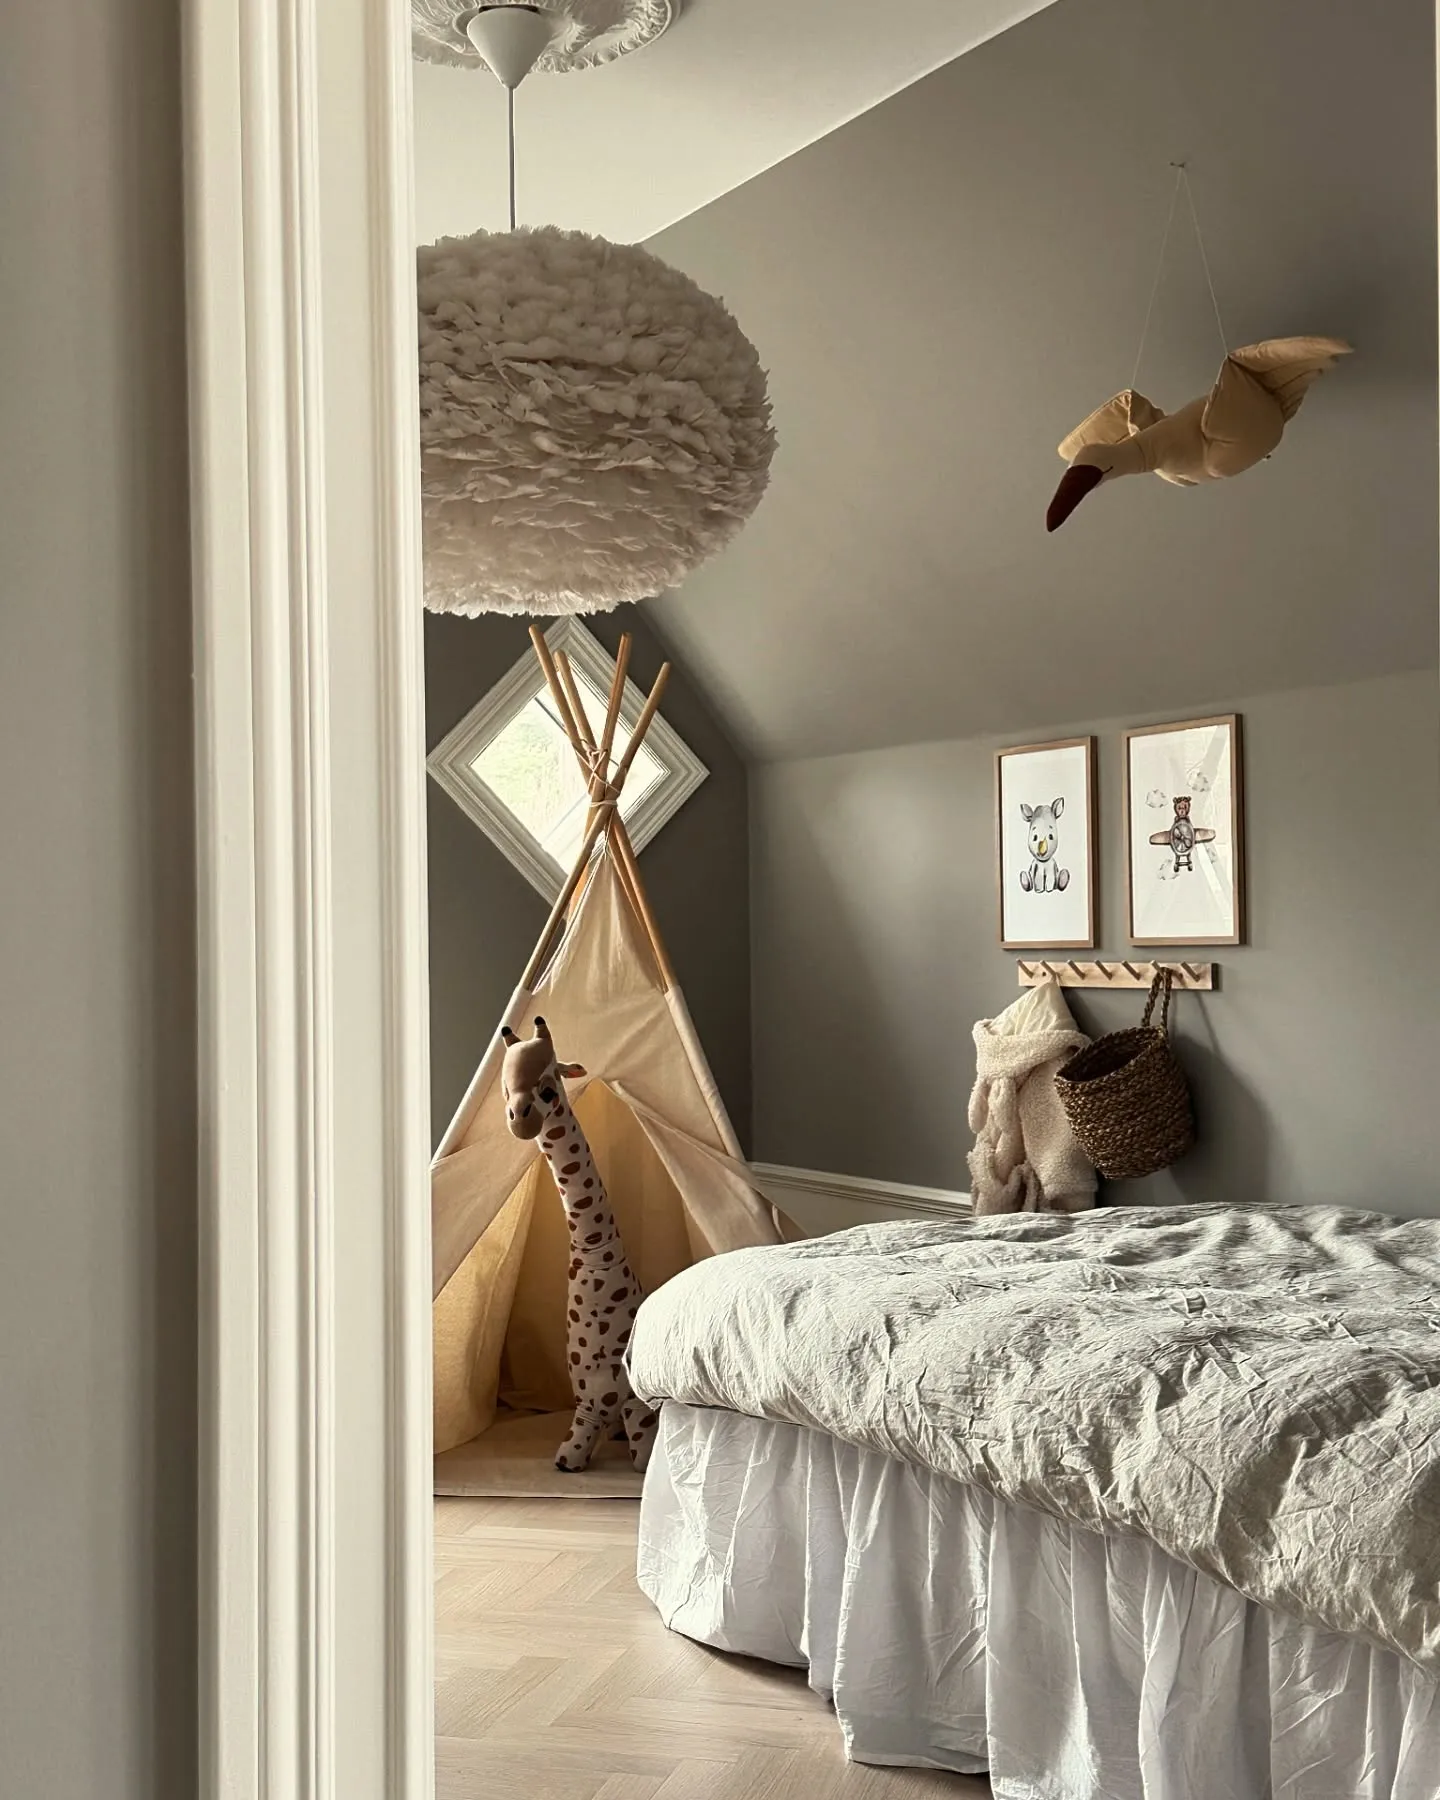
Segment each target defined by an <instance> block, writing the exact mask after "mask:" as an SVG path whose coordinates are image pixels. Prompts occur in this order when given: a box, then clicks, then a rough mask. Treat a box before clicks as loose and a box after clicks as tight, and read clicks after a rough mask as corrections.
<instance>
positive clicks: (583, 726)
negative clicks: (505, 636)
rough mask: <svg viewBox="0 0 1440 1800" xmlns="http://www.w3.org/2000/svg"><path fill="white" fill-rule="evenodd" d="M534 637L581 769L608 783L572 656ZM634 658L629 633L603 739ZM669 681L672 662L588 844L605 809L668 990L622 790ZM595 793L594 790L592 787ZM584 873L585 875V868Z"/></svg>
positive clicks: (668, 970) (535, 631) (671, 981)
mask: <svg viewBox="0 0 1440 1800" xmlns="http://www.w3.org/2000/svg"><path fill="white" fill-rule="evenodd" d="M530 641H531V642H532V643H533V644H534V646H535V654H536V656H537V657H538V658H539V662H540V667H541V669H542V671H543V672H544V675H545V679H546V682H547V683H548V685H549V688H550V693H551V696H552V698H553V699H554V701H555V710H556V712H557V713H558V714H559V715H560V723H561V726H562V727H563V729H564V731H565V735H566V736H567V737H568V738H569V740H570V745H571V748H572V749H573V750H574V752H575V755H576V756H577V758H578V759H579V762H580V767H581V770H582V772H583V773H584V774H585V776H586V778H587V781H592V782H593V778H594V776H595V775H596V774H599V776H600V779H601V780H602V781H603V780H604V779H605V776H604V773H603V770H604V764H603V763H602V762H601V761H600V760H599V757H600V751H599V747H598V746H597V745H596V743H595V740H594V737H593V736H592V734H591V732H590V729H589V723H588V721H587V719H586V717H585V709H584V706H583V705H582V704H581V701H580V694H579V690H578V689H577V687H576V685H575V677H574V674H573V673H572V671H571V668H570V659H569V658H568V657H567V656H566V655H565V654H564V652H563V651H562V652H561V653H560V655H559V656H558V657H557V656H555V654H554V653H553V652H552V651H551V649H550V646H549V644H548V643H546V641H545V634H544V632H543V631H541V629H540V627H539V626H538V625H532V626H531V627H530ZM629 661H630V634H629V632H626V633H625V635H624V636H623V637H622V638H621V640H620V650H619V654H618V655H617V657H616V666H615V679H614V681H613V682H612V683H611V685H610V702H609V705H608V706H607V708H606V713H605V727H604V732H603V733H602V737H601V742H602V743H604V742H605V741H606V739H607V738H608V739H609V741H610V742H611V743H613V742H614V732H615V725H616V722H617V720H618V719H619V716H620V706H621V700H622V697H623V694H624V688H625V677H626V673H627V670H628V666H629ZM669 679H670V665H669V663H668V662H667V663H662V664H661V666H660V670H659V673H658V674H657V675H656V677H655V682H654V685H653V686H652V687H651V689H650V692H649V694H648V695H647V696H646V700H645V704H644V706H642V707H641V709H640V716H639V717H638V718H637V719H636V721H635V729H634V730H633V731H632V732H631V734H630V742H629V743H628V744H627V745H626V748H625V754H624V756H623V757H622V758H621V759H620V762H619V764H618V765H617V766H616V769H615V772H614V774H613V775H612V776H611V777H610V779H609V787H610V796H611V800H612V804H611V805H610V806H596V807H594V808H593V809H592V813H591V817H590V819H589V820H588V821H587V824H586V843H587V845H589V846H591V847H592V848H593V845H594V842H595V839H594V837H593V836H592V835H591V827H593V825H594V824H595V821H596V819H597V818H599V819H601V820H603V819H604V817H605V814H606V813H609V814H610V819H609V822H608V830H609V834H610V844H611V847H612V849H613V850H614V852H615V868H616V872H617V874H618V875H619V877H620V885H621V887H622V888H623V889H624V892H625V897H626V899H627V900H628V901H629V902H630V906H631V909H632V911H633V912H634V914H635V917H636V919H637V920H638V921H639V924H640V927H641V929H642V930H643V931H644V933H645V935H646V937H647V938H648V939H649V940H650V949H651V953H652V954H653V955H654V958H655V964H656V967H657V968H658V970H659V972H660V979H661V981H662V982H663V983H664V985H665V987H666V988H667V989H668V988H672V987H674V986H675V966H674V964H673V963H672V962H671V961H670V953H669V951H668V950H667V949H666V948H665V940H664V939H663V938H662V937H661V935H660V927H659V924H658V922H657V920H656V918H655V914H654V912H653V911H652V910H651V907H650V901H649V898H648V896H647V895H646V892H645V887H644V883H643V882H642V881H641V879H640V868H639V864H638V862H637V861H636V857H635V847H634V845H633V844H632V843H631V842H630V833H629V832H628V831H627V830H626V828H625V821H624V820H623V819H622V818H621V816H620V793H621V790H622V789H623V788H624V786H625V777H626V776H627V775H628V774H629V772H630V766H631V764H632V763H633V762H634V760H635V757H636V755H637V753H638V752H639V749H640V746H641V744H643V743H644V741H645V734H646V733H647V732H648V731H649V729H650V725H651V722H652V720H653V719H654V717H655V714H656V711H657V710H658V708H659V705H660V699H661V696H662V695H663V694H664V692H665V685H666V683H667V682H668V681H669ZM607 760H608V756H607ZM591 791H592V793H593V785H592V790H591ZM589 854H590V851H589V849H586V850H585V851H584V852H583V855H584V856H585V858H586V859H587V860H588V857H589ZM581 873H582V874H583V870H582V871H581ZM579 885H580V883H579V880H578V879H576V880H575V881H574V882H573V883H571V884H569V893H568V895H567V896H566V900H567V904H568V903H569V901H570V900H573V898H574V895H575V893H576V891H577V890H578V888H579ZM548 935H549V928H548V927H547V936H548Z"/></svg>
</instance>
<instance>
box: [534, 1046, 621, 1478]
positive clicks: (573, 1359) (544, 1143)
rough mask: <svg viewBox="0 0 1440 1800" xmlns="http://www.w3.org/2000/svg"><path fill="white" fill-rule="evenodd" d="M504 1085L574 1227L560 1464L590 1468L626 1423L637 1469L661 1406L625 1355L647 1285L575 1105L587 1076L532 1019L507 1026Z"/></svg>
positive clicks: (571, 1469)
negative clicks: (641, 1395) (636, 1382)
mask: <svg viewBox="0 0 1440 1800" xmlns="http://www.w3.org/2000/svg"><path fill="white" fill-rule="evenodd" d="M500 1035H501V1037H502V1038H503V1039H504V1041H505V1063H504V1067H503V1069H502V1071H501V1088H502V1091H503V1093H504V1096H505V1114H506V1120H507V1123H508V1124H509V1127H510V1130H511V1132H512V1133H513V1134H514V1135H515V1136H516V1137H517V1138H526V1139H530V1138H539V1140H540V1148H541V1150H542V1151H543V1153H544V1156H545V1161H546V1162H547V1163H548V1164H549V1166H550V1173H551V1174H552V1175H553V1176H554V1178H555V1187H556V1191H557V1192H558V1193H559V1195H560V1203H561V1205H562V1206H563V1207H564V1208H565V1218H566V1220H567V1222H568V1223H569V1226H570V1295H569V1303H568V1308H567V1311H568V1317H569V1321H570V1329H569V1333H568V1341H567V1346H566V1347H567V1352H568V1357H569V1366H570V1386H571V1390H572V1391H573V1393H574V1395H575V1417H574V1419H573V1421H572V1422H571V1426H570V1433H569V1436H568V1437H567V1438H566V1439H565V1442H564V1443H563V1444H562V1445H561V1446H560V1450H559V1453H558V1454H557V1456H556V1458H555V1467H556V1468H557V1469H563V1470H565V1471H567V1472H568V1473H573V1472H574V1471H576V1470H579V1469H583V1468H586V1467H588V1465H589V1462H590V1458H591V1457H592V1456H593V1455H594V1453H595V1446H596V1445H597V1444H598V1443H599V1442H600V1440H601V1439H602V1438H603V1437H604V1436H605V1434H606V1433H607V1432H615V1433H616V1435H617V1436H618V1435H620V1432H619V1431H617V1427H622V1426H623V1435H624V1437H625V1439H626V1441H627V1442H628V1443H629V1446H630V1458H631V1461H632V1462H633V1463H634V1464H635V1467H636V1468H637V1469H643V1468H644V1467H645V1465H646V1463H647V1462H648V1461H649V1460H650V1446H651V1444H652V1443H653V1441H654V1438H655V1422H656V1421H655V1414H654V1413H653V1412H651V1411H650V1409H649V1407H647V1406H646V1405H645V1404H644V1403H643V1401H640V1400H637V1399H636V1398H635V1396H634V1395H633V1394H632V1393H631V1391H630V1382H629V1379H628V1377H627V1376H626V1374H625V1367H624V1362H623V1358H624V1355H625V1346H626V1345H627V1344H628V1343H629V1342H630V1329H631V1327H632V1326H633V1325H634V1323H635V1314H636V1312H637V1310H638V1309H639V1306H640V1300H641V1294H640V1284H639V1282H638V1281H636V1279H635V1275H634V1271H633V1270H632V1269H631V1267H630V1264H629V1262H628V1261H627V1260H626V1257H625V1246H624V1244H623V1243H622V1242H621V1241H620V1231H619V1228H618V1227H617V1225H616V1223H615V1215H614V1213H613V1212H611V1210H610V1202H609V1199H608V1198H607V1196H606V1193H605V1184H604V1182H602V1181H601V1179H600V1171H599V1170H598V1169H597V1168H596V1167H595V1159H594V1157H592V1156H591V1154H590V1146H589V1144H588V1143H587V1142H586V1141H585V1133H584V1132H583V1131H582V1130H581V1128H580V1122H579V1120H578V1119H577V1118H576V1117H575V1114H574V1112H573V1111H572V1110H571V1107H570V1101H569V1098H568V1097H567V1095H566V1093H565V1078H566V1077H567V1076H568V1077H570V1078H571V1079H572V1080H573V1079H574V1078H575V1077H576V1076H580V1075H583V1074H584V1073H585V1071H584V1069H583V1068H582V1067H581V1066H580V1064H579V1063H562V1062H557V1061H556V1060H555V1046H554V1044H553V1043H552V1042H551V1040H550V1027H549V1026H548V1025H547V1024H546V1023H545V1021H544V1020H543V1019H536V1021H535V1035H534V1037H530V1038H521V1037H517V1036H516V1034H515V1033H514V1032H513V1031H512V1030H511V1029H510V1027H509V1026H508V1025H506V1026H504V1027H503V1028H502V1030H501V1033H500Z"/></svg>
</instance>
